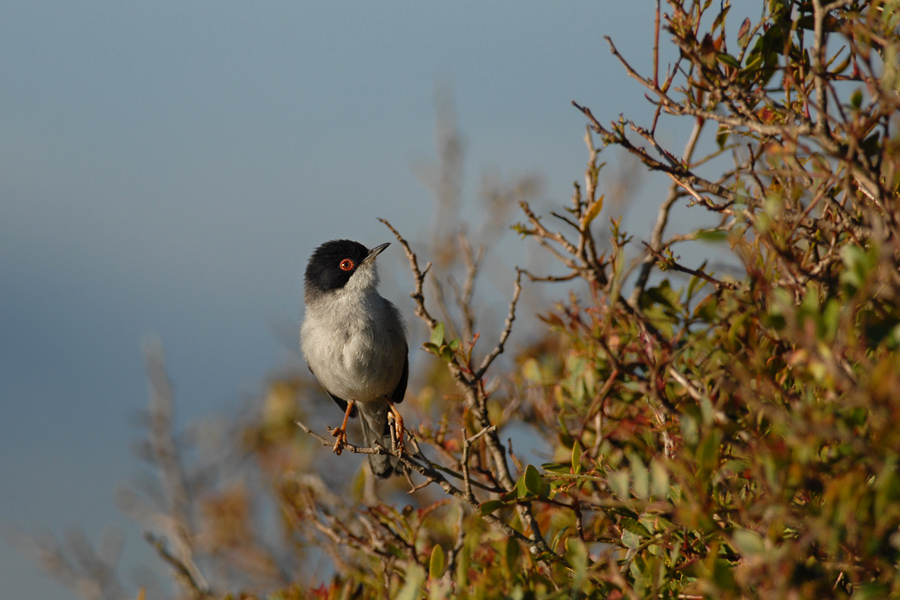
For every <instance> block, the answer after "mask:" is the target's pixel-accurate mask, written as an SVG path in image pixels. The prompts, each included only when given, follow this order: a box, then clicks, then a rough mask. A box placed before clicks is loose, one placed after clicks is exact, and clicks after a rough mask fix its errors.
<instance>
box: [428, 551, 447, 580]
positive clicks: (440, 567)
mask: <svg viewBox="0 0 900 600" xmlns="http://www.w3.org/2000/svg"><path fill="white" fill-rule="evenodd" d="M443 574H444V549H443V548H442V547H441V545H440V544H435V546H434V548H432V549H431V560H430V561H428V577H429V578H431V579H438V578H439V577H440V576H441V575H443Z"/></svg>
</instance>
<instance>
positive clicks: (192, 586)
mask: <svg viewBox="0 0 900 600" xmlns="http://www.w3.org/2000/svg"><path fill="white" fill-rule="evenodd" d="M898 4H900V2H897V1H896V0H884V1H873V2H863V1H859V0H852V1H835V2H825V1H824V0H766V1H765V2H760V3H759V8H760V16H759V18H757V19H755V20H754V19H745V20H743V21H741V22H732V21H731V20H729V18H728V14H729V10H730V6H729V3H728V2H722V3H720V2H710V1H709V0H683V1H682V0H668V1H667V2H663V3H661V6H660V8H659V11H658V13H657V23H656V30H657V50H656V53H655V54H656V56H657V57H658V56H659V44H667V43H669V42H671V43H672V44H674V45H675V46H676V47H677V49H678V57H679V58H678V59H677V61H676V62H675V63H673V64H668V65H661V64H659V61H658V60H657V61H654V65H653V67H652V69H650V70H649V72H647V73H641V72H639V71H638V70H636V69H635V68H633V67H632V66H631V65H630V64H629V63H628V61H627V57H622V56H619V55H618V51H617V50H616V48H615V45H614V41H615V40H607V42H608V45H609V48H610V49H611V51H612V52H613V53H614V54H615V55H616V56H617V57H618V58H619V59H620V61H621V62H622V65H623V69H624V70H623V73H624V75H613V74H609V75H608V77H610V81H614V77H619V76H626V75H627V76H630V77H633V78H635V79H637V80H638V81H639V82H641V84H643V85H644V86H645V87H646V89H647V100H648V102H650V103H652V104H653V105H654V106H655V109H656V113H655V116H654V118H653V119H652V121H651V122H649V123H640V124H639V123H635V122H632V121H631V120H629V118H628V116H627V115H623V116H619V117H617V118H615V119H613V120H612V121H609V120H608V117H607V118H603V117H601V116H597V115H594V114H592V113H591V111H590V109H589V108H587V107H586V106H582V105H581V104H579V103H573V104H574V105H575V109H577V110H580V111H581V112H582V113H583V114H584V115H585V118H586V122H587V125H588V128H587V131H586V136H585V142H586V145H587V156H588V161H587V168H586V170H585V180H584V182H581V183H577V184H576V185H575V186H574V192H573V193H572V196H571V200H569V201H567V202H559V203H557V204H558V205H557V206H555V207H554V208H553V209H552V210H548V211H546V212H545V211H542V210H536V209H532V207H531V204H532V203H534V200H535V198H536V196H537V195H538V194H539V193H541V186H540V182H539V181H538V180H537V179H536V178H534V177H530V176H526V177H522V178H520V179H515V180H512V181H506V182H503V181H495V180H486V181H485V184H484V186H483V189H484V193H483V195H482V198H481V202H482V204H483V207H484V210H483V211H482V213H481V216H480V217H479V220H477V221H476V222H475V223H474V224H472V225H468V226H467V225H464V224H463V223H462V218H461V211H460V205H461V202H462V199H461V198H460V189H461V185H460V178H461V177H462V160H463V148H462V144H461V142H460V139H459V135H458V133H457V129H456V124H455V121H454V120H453V116H452V110H451V109H450V108H449V107H445V108H444V109H443V110H442V111H440V115H441V116H440V118H439V123H438V127H437V134H436V139H437V145H438V150H439V152H438V155H439V157H440V161H439V164H437V165H434V166H433V167H428V168H424V169H423V170H422V173H421V174H422V180H423V181H424V182H425V183H426V184H427V185H429V187H430V188H431V189H432V190H433V191H434V194H435V197H436V199H437V203H436V205H437V211H436V216H435V222H434V225H433V226H432V232H431V234H430V235H429V236H428V239H427V240H425V241H418V242H417V241H416V240H415V239H414V240H413V241H412V243H407V242H406V240H405V238H404V237H403V233H404V232H396V231H395V232H394V233H395V234H396V235H397V238H398V240H399V241H400V242H401V245H402V246H404V248H405V249H406V250H407V252H408V257H409V258H410V260H411V262H410V265H411V271H412V274H413V298H414V300H415V302H416V317H417V319H416V321H415V322H413V319H412V317H410V319H409V320H410V329H411V347H412V348H413V349H414V351H416V348H421V349H424V350H425V351H427V352H429V353H430V354H431V355H432V356H431V357H430V358H429V359H428V360H421V359H420V360H417V361H416V363H415V364H416V367H417V369H418V373H417V374H416V375H415V376H414V378H413V381H412V384H411V386H410V390H409V392H408V398H407V402H406V403H404V404H403V405H402V409H403V411H404V413H405V414H406V419H407V424H408V427H409V428H410V430H411V439H410V440H409V442H408V443H407V453H406V455H405V458H404V462H405V464H406V465H407V466H408V467H409V469H410V474H409V476H408V477H406V478H404V477H395V478H393V479H391V480H388V481H383V482H382V481H378V482H375V481H374V480H373V478H372V476H371V473H369V472H368V470H367V468H366V467H365V466H364V465H365V461H363V460H359V458H360V457H355V456H353V454H345V455H343V456H341V457H335V456H333V455H331V454H330V452H329V450H328V447H327V446H325V445H323V444H322V443H321V442H320V441H319V440H318V439H317V438H316V437H315V435H311V434H308V433H306V432H304V431H303V430H301V428H299V427H298V426H297V424H296V421H298V420H299V421H301V422H302V423H304V424H305V425H306V426H308V427H309V428H310V429H311V430H312V431H313V432H319V433H324V431H325V427H326V424H329V423H330V424H332V425H333V424H336V419H337V418H338V416H339V415H338V413H337V410H336V409H335V408H334V407H333V406H331V404H330V401H328V400H327V399H325V398H324V397H323V394H322V393H321V391H320V390H318V389H317V387H316V385H315V383H314V381H313V380H312V378H311V377H310V376H309V375H308V374H306V373H280V374H276V375H274V376H273V377H272V379H271V381H269V382H268V383H267V385H266V388H265V390H264V393H262V394H261V395H260V397H259V398H258V401H256V402H252V403H249V404H248V406H247V410H246V413H245V414H242V415H240V416H239V417H238V418H236V419H234V420H231V421H221V420H220V421H216V422H209V423H203V424H200V425H198V426H197V427H196V428H195V429H192V430H190V431H185V432H175V431H173V429H172V411H173V397H172V393H171V390H170V385H169V382H168V379H167V376H166V374H165V365H164V358H163V355H162V350H161V348H160V347H159V346H158V345H156V344H149V345H148V347H147V348H146V356H147V372H148V379H149V382H150V391H151V394H150V405H149V409H148V412H147V415H146V422H145V425H146V428H147V438H146V440H145V441H144V442H143V443H142V444H141V445H140V446H139V448H138V452H139V455H140V456H141V457H142V458H144V459H145V460H146V464H147V466H148V468H147V470H146V479H144V480H138V481H135V482H133V483H132V484H131V485H130V486H129V487H128V488H127V489H126V490H125V491H123V492H122V493H121V495H120V504H121V506H122V507H123V509H124V510H125V511H126V512H128V513H129V514H131V515H132V516H134V518H136V519H138V520H139V521H140V522H141V523H143V524H144V526H145V527H146V530H147V532H148V533H147V539H148V542H149V543H151V544H153V545H154V546H155V547H156V549H157V552H158V553H159V555H160V557H161V558H162V560H164V561H165V562H166V563H168V565H169V566H170V567H171V569H172V570H171V573H172V577H173V580H174V582H175V584H174V587H173V588H172V590H171V591H169V589H168V586H167V585H166V584H165V583H161V584H160V587H159V588H158V589H147V590H142V591H141V597H143V596H144V595H145V594H147V595H149V596H153V595H159V596H163V595H167V594H169V593H174V594H175V596H176V597H178V598H213V597H215V598H222V597H231V598H245V599H249V598H272V599H275V598H279V599H290V598H310V597H312V598H323V599H326V598H327V599H331V598H386V597H391V598H403V599H412V598H421V597H428V598H444V597H460V598H493V597H511V598H563V597H566V598H568V597H591V598H825V597H852V598H884V597H897V596H900V576H898V572H900V571H898V559H900V470H898V468H900V433H898V431H900V430H898V428H897V423H898V422H900V400H898V391H900V352H898V347H900V297H898V294H900V272H898V265H900V235H898V234H900V203H898V184H900V179H898V178H900V168H898V167H900V153H898V149H900V148H898V142H897V139H898V138H897V134H896V128H897V126H898V118H897V116H898V113H897V109H898V106H900V97H898V86H900V79H898V76H897V73H898V72H900V70H898V66H900V65H898V48H900V32H898V20H900V16H898V15H900V11H898V10H897V9H898ZM588 100H589V99H588ZM665 119H669V120H671V119H685V120H690V121H691V122H692V123H693V124H694V127H693V131H692V133H691V135H690V137H689V139H688V140H686V144H685V147H684V149H683V151H680V152H679V151H676V150H672V149H669V148H668V147H667V146H666V144H665V143H664V142H662V141H660V140H658V139H657V137H656V133H657V125H658V124H659V123H660V122H661V121H662V120H665ZM607 121H609V122H607ZM612 149H618V151H621V152H622V153H624V154H625V155H628V156H631V157H632V159H633V161H634V164H636V165H640V166H642V167H643V168H644V169H645V170H646V171H647V172H648V173H650V174H652V176H660V175H662V176H664V177H666V178H667V179H668V180H669V181H670V182H671V187H670V189H669V190H668V195H667V196H666V197H663V198H660V200H659V212H658V214H657V215H656V221H655V222H654V225H653V228H652V231H651V233H650V236H649V238H648V239H646V240H641V239H637V238H635V237H633V236H632V235H631V234H629V233H628V232H626V231H623V230H622V229H621V228H620V224H619V221H618V220H617V219H615V218H611V217H610V215H611V214H614V213H612V212H611V207H610V206H608V205H607V206H604V202H605V198H606V197H607V194H609V195H610V198H612V197H613V195H614V193H615V191H614V190H604V189H601V185H600V183H598V176H599V174H600V172H601V171H602V169H603V167H604V163H603V162H602V161H601V155H602V153H603V152H610V151H613V150H612ZM629 173H632V170H629ZM632 174H633V173H632ZM558 192H559V191H558V190H552V191H551V193H552V194H557V193H558ZM516 211H518V212H516ZM676 212H677V213H679V215H680V216H678V217H677V218H680V219H682V220H683V221H684V222H695V223H701V222H702V223H704V224H706V223H709V225H704V226H703V227H699V228H696V229H694V230H693V231H690V232H689V233H687V234H684V233H681V234H672V233H670V232H669V231H668V229H669V220H670V218H676V214H675V213H676ZM517 219H518V220H520V222H518V223H517V224H514V225H513V230H514V231H515V232H517V233H518V234H519V235H520V236H521V237H522V238H523V240H522V241H521V242H520V244H521V245H522V246H523V247H524V249H522V250H521V252H520V253H519V255H518V256H513V257H512V261H511V262H508V263H507V262H506V259H507V258H508V257H504V258H503V261H501V263H502V264H505V266H502V267H497V266H496V264H495V265H493V266H491V267H489V266H486V264H487V263H486V261H485V256H486V255H487V253H489V252H490V250H491V248H492V246H494V245H496V241H497V238H498V236H499V234H500V232H501V231H502V230H506V229H507V228H508V227H509V226H510V224H511V223H513V222H514V221H515V220H517ZM388 226H390V225H389V224H388ZM420 235H421V233H420ZM535 249H536V250H538V252H539V254H540V256H539V257H535V256H534V255H533V254H531V252H532V251H533V250H535ZM526 254H528V255H529V258H528V259H527V260H528V264H527V265H523V263H524V262H525V259H521V257H522V256H525V255H526ZM682 254H683V255H684V258H683V257H682ZM520 259H521V260H520ZM723 261H726V262H725V263H723ZM516 263H518V266H514V265H515V264H516ZM710 264H713V265H722V266H721V268H720V269H719V270H720V272H719V273H717V272H715V271H714V270H713V267H711V266H710ZM728 265H733V266H728ZM526 266H527V268H528V270H525V267H526ZM485 284H486V285H487V286H488V292H487V293H485V294H484V296H485V298H486V299H483V300H479V297H478V296H477V295H476V294H475V290H476V287H478V286H483V285H485ZM479 289H480V287H479ZM523 289H524V291H522V290H523ZM498 290H502V292H503V293H504V294H506V295H507V296H509V297H511V301H510V302H509V305H508V310H507V311H506V312H504V311H503V310H499V311H494V312H492V310H491V308H492V307H494V306H496V305H497V302H496V301H489V299H487V298H488V297H489V296H490V295H491V294H494V296H496V294H497V293H499V292H498ZM494 299H495V298H494ZM508 299H509V298H508ZM523 303H524V304H523ZM520 304H523V305H524V306H527V310H522V306H520ZM517 309H519V310H518V312H519V313H520V314H518V315H517ZM529 311H531V312H529ZM535 311H537V312H538V313H539V314H538V316H537V321H536V322H532V323H529V321H534V319H533V318H532V313H533V312H535ZM521 313H524V314H521ZM504 317H505V321H504ZM519 327H522V328H524V329H527V330H528V331H529V332H530V337H528V341H527V342H521V343H519V345H518V346H517V347H516V348H515V349H513V350H511V349H510V347H509V346H507V345H506V342H507V337H508V336H509V335H510V333H511V332H512V331H513V330H514V329H515V330H516V331H518V328H519ZM495 359H497V360H495ZM353 438H354V436H353V433H352V431H351V440H352V439H353ZM356 439H359V436H358V435H357V436H356ZM44 548H45V553H44V555H43V563H44V565H45V567H47V568H48V569H49V570H50V571H51V572H54V571H55V573H56V574H57V576H59V577H60V578H61V579H63V580H65V581H67V582H68V583H69V584H70V585H71V586H72V587H73V588H75V589H76V590H77V591H78V592H79V593H80V594H81V595H82V596H83V597H85V598H113V597H116V598H119V597H123V593H122V586H121V584H119V583H118V580H117V578H116V575H115V572H114V569H113V568H112V567H113V566H114V564H111V563H114V561H112V560H110V559H109V558H108V557H107V556H106V554H104V552H102V551H95V550H94V549H92V548H90V547H89V546H87V545H85V544H74V545H71V544H70V545H69V547H68V551H65V552H64V551H63V550H61V549H59V548H55V549H54V548H53V547H52V545H45V546H44Z"/></svg>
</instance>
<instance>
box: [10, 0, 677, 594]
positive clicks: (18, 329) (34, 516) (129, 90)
mask: <svg viewBox="0 0 900 600" xmlns="http://www.w3.org/2000/svg"><path fill="white" fill-rule="evenodd" d="M654 6H655V3H654V2H650V1H642V2H618V1H596V2H567V3H549V2H519V3H484V2H469V1H461V2H454V3H444V4H438V3H430V2H427V3H426V2H394V3H360V2H335V3H315V4H313V3H301V2H277V3H257V2H254V3H251V2H212V1H196V2H171V3H169V2H144V3H135V2H112V1H109V2H78V3H71V2H46V1H43V0H33V1H29V2H9V3H6V4H4V5H3V6H2V7H0V289H2V292H0V402H2V406H3V408H4V410H3V418H2V419H0V481H2V482H3V487H4V490H3V492H0V526H2V528H3V530H8V529H10V528H11V527H20V528H22V529H24V530H25V531H28V532H31V533H38V532H40V531H43V530H49V531H52V532H54V533H56V534H62V533H64V532H65V531H66V530H67V529H68V528H80V529H82V530H83V531H85V533H86V534H87V535H88V537H89V538H90V539H91V540H92V541H94V542H97V541H98V540H99V538H100V536H101V534H102V532H103V531H104V528H105V527H107V526H112V527H115V528H117V529H120V530H121V531H122V532H123V533H124V535H125V549H124V554H123V562H124V563H125V567H126V568H125V569H123V574H124V575H125V578H126V579H128V575H129V573H130V569H133V568H134V565H137V564H150V565H155V566H156V567H157V568H159V569H160V570H161V569H162V567H160V566H159V565H158V561H156V559H155V557H154V556H153V555H152V553H151V552H150V551H149V550H148V549H147V548H146V544H145V543H144V542H143V540H142V539H140V534H139V530H138V529H137V527H136V526H134V525H132V524H130V522H129V521H128V520H127V519H126V518H125V517H124V516H122V515H121V514H120V513H119V512H118V511H117V509H116V508H115V502H114V493H115V489H116V486H117V485H118V484H119V483H121V482H122V481H123V480H125V479H126V478H127V477H128V476H129V475H130V474H132V473H134V472H135V470H136V468H137V462H136V459H134V458H132V457H131V456H130V454H129V444H130V443H131V442H133V441H134V440H135V438H136V437H137V436H138V434H139V432H138V431H137V430H136V429H134V428H133V427H132V426H131V425H129V423H130V422H131V421H132V420H133V416H134V415H135V414H136V413H137V411H139V410H140V409H141V408H142V407H143V406H144V405H145V403H146V383H145V379H144V373H143V362H142V361H143V359H142V355H141V345H140V344H141V340H142V339H144V338H145V337H146V336H147V335H148V334H153V335H156V336H158V337H159V338H160V339H161V340H162V343H163V344H164V346H165V348H166V352H167V356H168V361H169V371H170V374H171V376H172V378H173V380H174V382H175V386H176V393H177V401H178V411H179V418H180V422H182V423H185V422H189V421H191V420H193V419H196V418H199V417H201V416H204V415H209V414H214V413H217V412H220V413H221V412H228V411H229V410H233V409H234V407H236V406H238V405H239V404H240V401H241V397H242V394H248V393H250V394H252V393H255V392H256V391H257V390H258V389H259V388H260V385H261V383H262V381H263V380H264V378H265V376H266V374H267V373H270V372H271V371H272V370H273V369H275V368H277V367H279V366H282V365H284V364H286V363H288V362H290V361H291V360H296V356H295V355H292V354H291V353H290V352H289V350H288V349H287V348H285V346H284V344H283V343H282V342H281V341H280V340H279V339H278V336H277V335H276V334H275V333H273V331H274V330H276V329H278V328H279V327H281V326H282V324H284V323H291V322H292V321H293V322H299V319H300V317H301V315H302V293H301V292H302V282H301V274H302V270H303V268H304V266H305V262H306V259H307V257H308V256H309V254H310V252H311V251H312V249H313V248H314V247H315V246H317V245H318V244H319V243H321V242H322V241H325V240H328V239H332V238H335V237H349V238H352V239H357V240H359V241H361V242H363V243H365V244H368V245H374V244H375V243H379V242H383V241H389V240H390V237H389V235H388V232H387V231H386V230H385V229H384V228H383V226H382V225H381V224H379V223H378V222H377V221H376V218H377V217H385V218H388V219H389V220H391V221H392V222H393V223H394V225H396V226H397V227H399V228H400V229H401V231H404V232H407V233H408V234H409V237H410V238H411V239H413V240H415V239H416V236H417V235H419V234H420V233H421V232H422V231H423V230H425V229H426V228H427V226H428V225H430V224H431V217H432V207H433V201H432V198H431V196H430V195H429V192H428V191H427V190H426V189H425V188H424V187H423V186H422V185H421V184H420V183H419V182H418V180H417V179H416V177H415V176H414V173H413V169H412V168H411V167H412V165H416V164H420V163H423V162H429V161H433V160H434V149H433V135H434V133H433V130H434V118H435V107H434V96H435V86H436V85H437V84H445V85H447V86H448V88H449V89H451V90H452V95H453V98H454V101H455V105H456V111H457V118H458V122H459V126H460V129H461V130H462V132H463V134H464V136H465V139H466V149H467V155H466V173H467V177H468V179H467V187H466V192H467V194H468V195H469V196H470V197H472V196H473V194H472V193H471V192H472V191H473V190H475V189H476V188H477V180H478V176H479V173H481V172H482V171H483V170H485V169H489V170H492V171H495V172H498V173H501V174H503V175H504V176H510V177H512V176H515V175H520V174H525V173H529V172H534V173H537V174H539V175H541V176H542V177H543V179H544V190H543V192H542V197H541V201H542V202H545V203H546V204H547V205H549V204H550V203H556V202H566V201H567V199H568V198H569V196H570V194H571V182H572V181H575V180H582V172H583V168H584V163H585V160H586V153H585V151H584V145H583V142H582V138H583V135H584V119H583V118H582V117H581V115H580V114H579V113H578V112H577V111H576V110H575V109H574V108H572V107H571V105H570V101H571V100H573V99H575V100H577V101H579V102H580V103H583V104H586V105H588V106H590V107H591V108H592V109H593V110H594V113H595V114H597V115H600V116H602V117H603V118H604V119H605V120H611V119H614V118H616V116H617V115H618V114H619V113H622V112H625V113H628V114H629V115H634V116H638V117H639V116H643V115H646V114H648V109H647V108H646V105H645V103H644V101H643V93H642V91H641V90H640V88H639V87H638V86H637V84H635V83H634V82H632V81H631V80H630V79H628V77H627V75H625V73H624V71H623V70H622V69H621V68H620V67H619V66H618V64H617V63H616V62H615V61H614V59H613V58H612V57H611V56H610V54H609V52H608V50H607V46H606V43H605V42H604V41H603V39H602V36H603V35H610V36H612V37H613V38H614V40H615V41H616V42H617V45H618V46H619V49H620V50H621V51H622V52H623V54H625V55H626V56H628V57H630V58H633V59H634V61H635V65H636V66H639V67H642V68H648V67H649V66H650V48H651V46H652V33H653V32H652V10H653V8H654ZM678 134H679V131H673V132H672V133H671V136H672V138H671V139H673V140H683V137H681V138H679V137H678ZM666 135H668V134H666ZM673 146H674V147H676V148H681V147H682V146H683V141H675V142H674V143H673ZM658 189H659V188H653V187H650V188H647V190H648V191H647V192H646V194H647V195H648V197H647V198H646V202H647V206H648V207H651V208H649V209H648V210H647V211H643V209H642V208H641V207H642V206H643V205H642V204H639V205H637V206H636V207H635V208H634V209H632V210H631V211H630V212H629V217H628V218H629V219H630V220H632V222H634V223H635V230H640V228H641V227H642V226H646V224H647V223H650V222H651V220H652V219H653V218H655V210H654V209H653V208H652V207H653V206H654V204H655V203H658V201H659V200H658V197H654V196H653V193H654V192H653V190H658ZM386 256H387V255H386ZM391 260H393V261H395V265H396V266H397V267H398V268H399V267H400V266H401V265H402V260H401V257H400V254H399V252H398V253H397V255H396V256H394V257H393V258H391ZM386 295H389V296H390V295H391V294H390V293H387V294H386ZM393 295H394V297H393V298H392V299H394V300H396V301H398V302H401V301H403V299H405V298H406V297H407V295H408V292H407V291H406V290H397V291H396V293H395V294H393ZM410 316H411V315H410ZM415 345H416V344H415V342H414V343H412V344H411V346H415ZM0 581H2V582H3V583H2V587H3V589H2V595H3V596H4V597H10V598H26V597H27V598H36V599H40V598H48V599H49V598H66V597H72V596H67V595H66V593H64V592H63V589H62V588H61V587H60V586H58V585H57V584H55V583H53V582H51V581H48V580H46V579H45V578H44V577H43V576H41V575H40V573H39V572H38V571H37V569H36V568H35V567H34V566H33V565H32V564H31V563H30V562H29V561H27V560H26V559H25V558H22V557H21V556H20V555H19V554H18V553H17V552H16V551H15V550H14V549H13V548H12V547H11V546H10V545H9V544H7V543H5V542H0Z"/></svg>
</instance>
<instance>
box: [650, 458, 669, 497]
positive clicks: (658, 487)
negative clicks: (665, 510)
mask: <svg viewBox="0 0 900 600" xmlns="http://www.w3.org/2000/svg"><path fill="white" fill-rule="evenodd" d="M650 489H651V490H652V491H653V495H654V496H655V497H656V498H659V499H662V500H665V499H666V498H667V497H668V496H669V472H668V471H667V470H666V466H665V465H664V464H663V462H662V461H661V460H659V459H656V458H654V459H653V460H652V461H650Z"/></svg>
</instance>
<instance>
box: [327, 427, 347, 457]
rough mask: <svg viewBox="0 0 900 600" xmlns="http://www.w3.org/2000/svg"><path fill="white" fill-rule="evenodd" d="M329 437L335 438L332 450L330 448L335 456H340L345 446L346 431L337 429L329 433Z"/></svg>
mask: <svg viewBox="0 0 900 600" xmlns="http://www.w3.org/2000/svg"><path fill="white" fill-rule="evenodd" d="M331 435H333V436H334V437H336V438H337V439H336V440H335V441H334V448H332V450H333V451H334V453H335V454H337V455H338V456H340V455H341V452H343V451H344V446H346V445H347V430H346V429H344V428H342V427H338V428H337V429H335V430H334V431H332V432H331Z"/></svg>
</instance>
